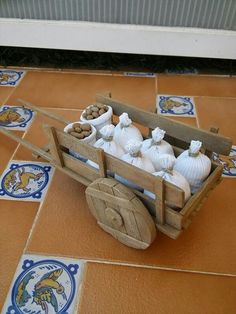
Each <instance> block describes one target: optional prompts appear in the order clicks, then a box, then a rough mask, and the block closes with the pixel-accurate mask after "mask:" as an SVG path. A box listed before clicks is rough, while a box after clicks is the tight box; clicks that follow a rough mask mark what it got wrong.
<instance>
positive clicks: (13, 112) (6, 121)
mask: <svg viewBox="0 0 236 314" xmlns="http://www.w3.org/2000/svg"><path fill="white" fill-rule="evenodd" d="M35 114H36V113H35V112H33V111H32V110H31V109H28V108H23V107H17V106H9V105H6V106H2V107H0V128H1V127H3V128H7V129H9V130H20V131H25V130H27V129H28V127H29V126H30V125H31V123H32V122H33V119H34V117H35Z"/></svg>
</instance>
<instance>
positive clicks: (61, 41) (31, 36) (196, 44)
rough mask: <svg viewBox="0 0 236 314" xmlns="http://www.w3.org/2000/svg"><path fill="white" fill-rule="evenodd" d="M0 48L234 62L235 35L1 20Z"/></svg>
mask: <svg viewBox="0 0 236 314" xmlns="http://www.w3.org/2000/svg"><path fill="white" fill-rule="evenodd" d="M0 45H1V46H14V47H29V48H51V49H65V50H80V51H100V52H118V53H119V52H120V53H135V54H149V55H166V56H186V57H203V58H222V59H236V32H234V31H225V30H213V29H200V28H179V27H158V26H143V25H123V24H106V23H91V22H74V21H49V20H20V19H9V18H0Z"/></svg>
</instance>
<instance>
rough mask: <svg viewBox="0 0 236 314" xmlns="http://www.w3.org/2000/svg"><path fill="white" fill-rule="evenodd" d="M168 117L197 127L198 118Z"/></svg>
mask: <svg viewBox="0 0 236 314" xmlns="http://www.w3.org/2000/svg"><path fill="white" fill-rule="evenodd" d="M168 118H169V119H171V120H174V121H179V122H182V123H186V124H189V125H191V126H195V127H197V120H196V118H186V117H168Z"/></svg>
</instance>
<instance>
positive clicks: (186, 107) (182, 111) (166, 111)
mask: <svg viewBox="0 0 236 314" xmlns="http://www.w3.org/2000/svg"><path fill="white" fill-rule="evenodd" d="M156 107H157V113H159V114H161V115H165V116H175V117H178V116H183V117H195V116H196V111H195V104H194V99H193V97H190V96H173V95H172V96H171V95H158V96H157V100H156Z"/></svg>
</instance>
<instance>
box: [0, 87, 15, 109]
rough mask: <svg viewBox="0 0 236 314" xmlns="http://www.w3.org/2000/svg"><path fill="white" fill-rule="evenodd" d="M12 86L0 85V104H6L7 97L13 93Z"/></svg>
mask: <svg viewBox="0 0 236 314" xmlns="http://www.w3.org/2000/svg"><path fill="white" fill-rule="evenodd" d="M13 91H14V87H6V86H4V87H3V86H2V87H0V106H1V105H4V104H6V102H7V100H8V97H9V96H10V95H11V94H12V93H13Z"/></svg>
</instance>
